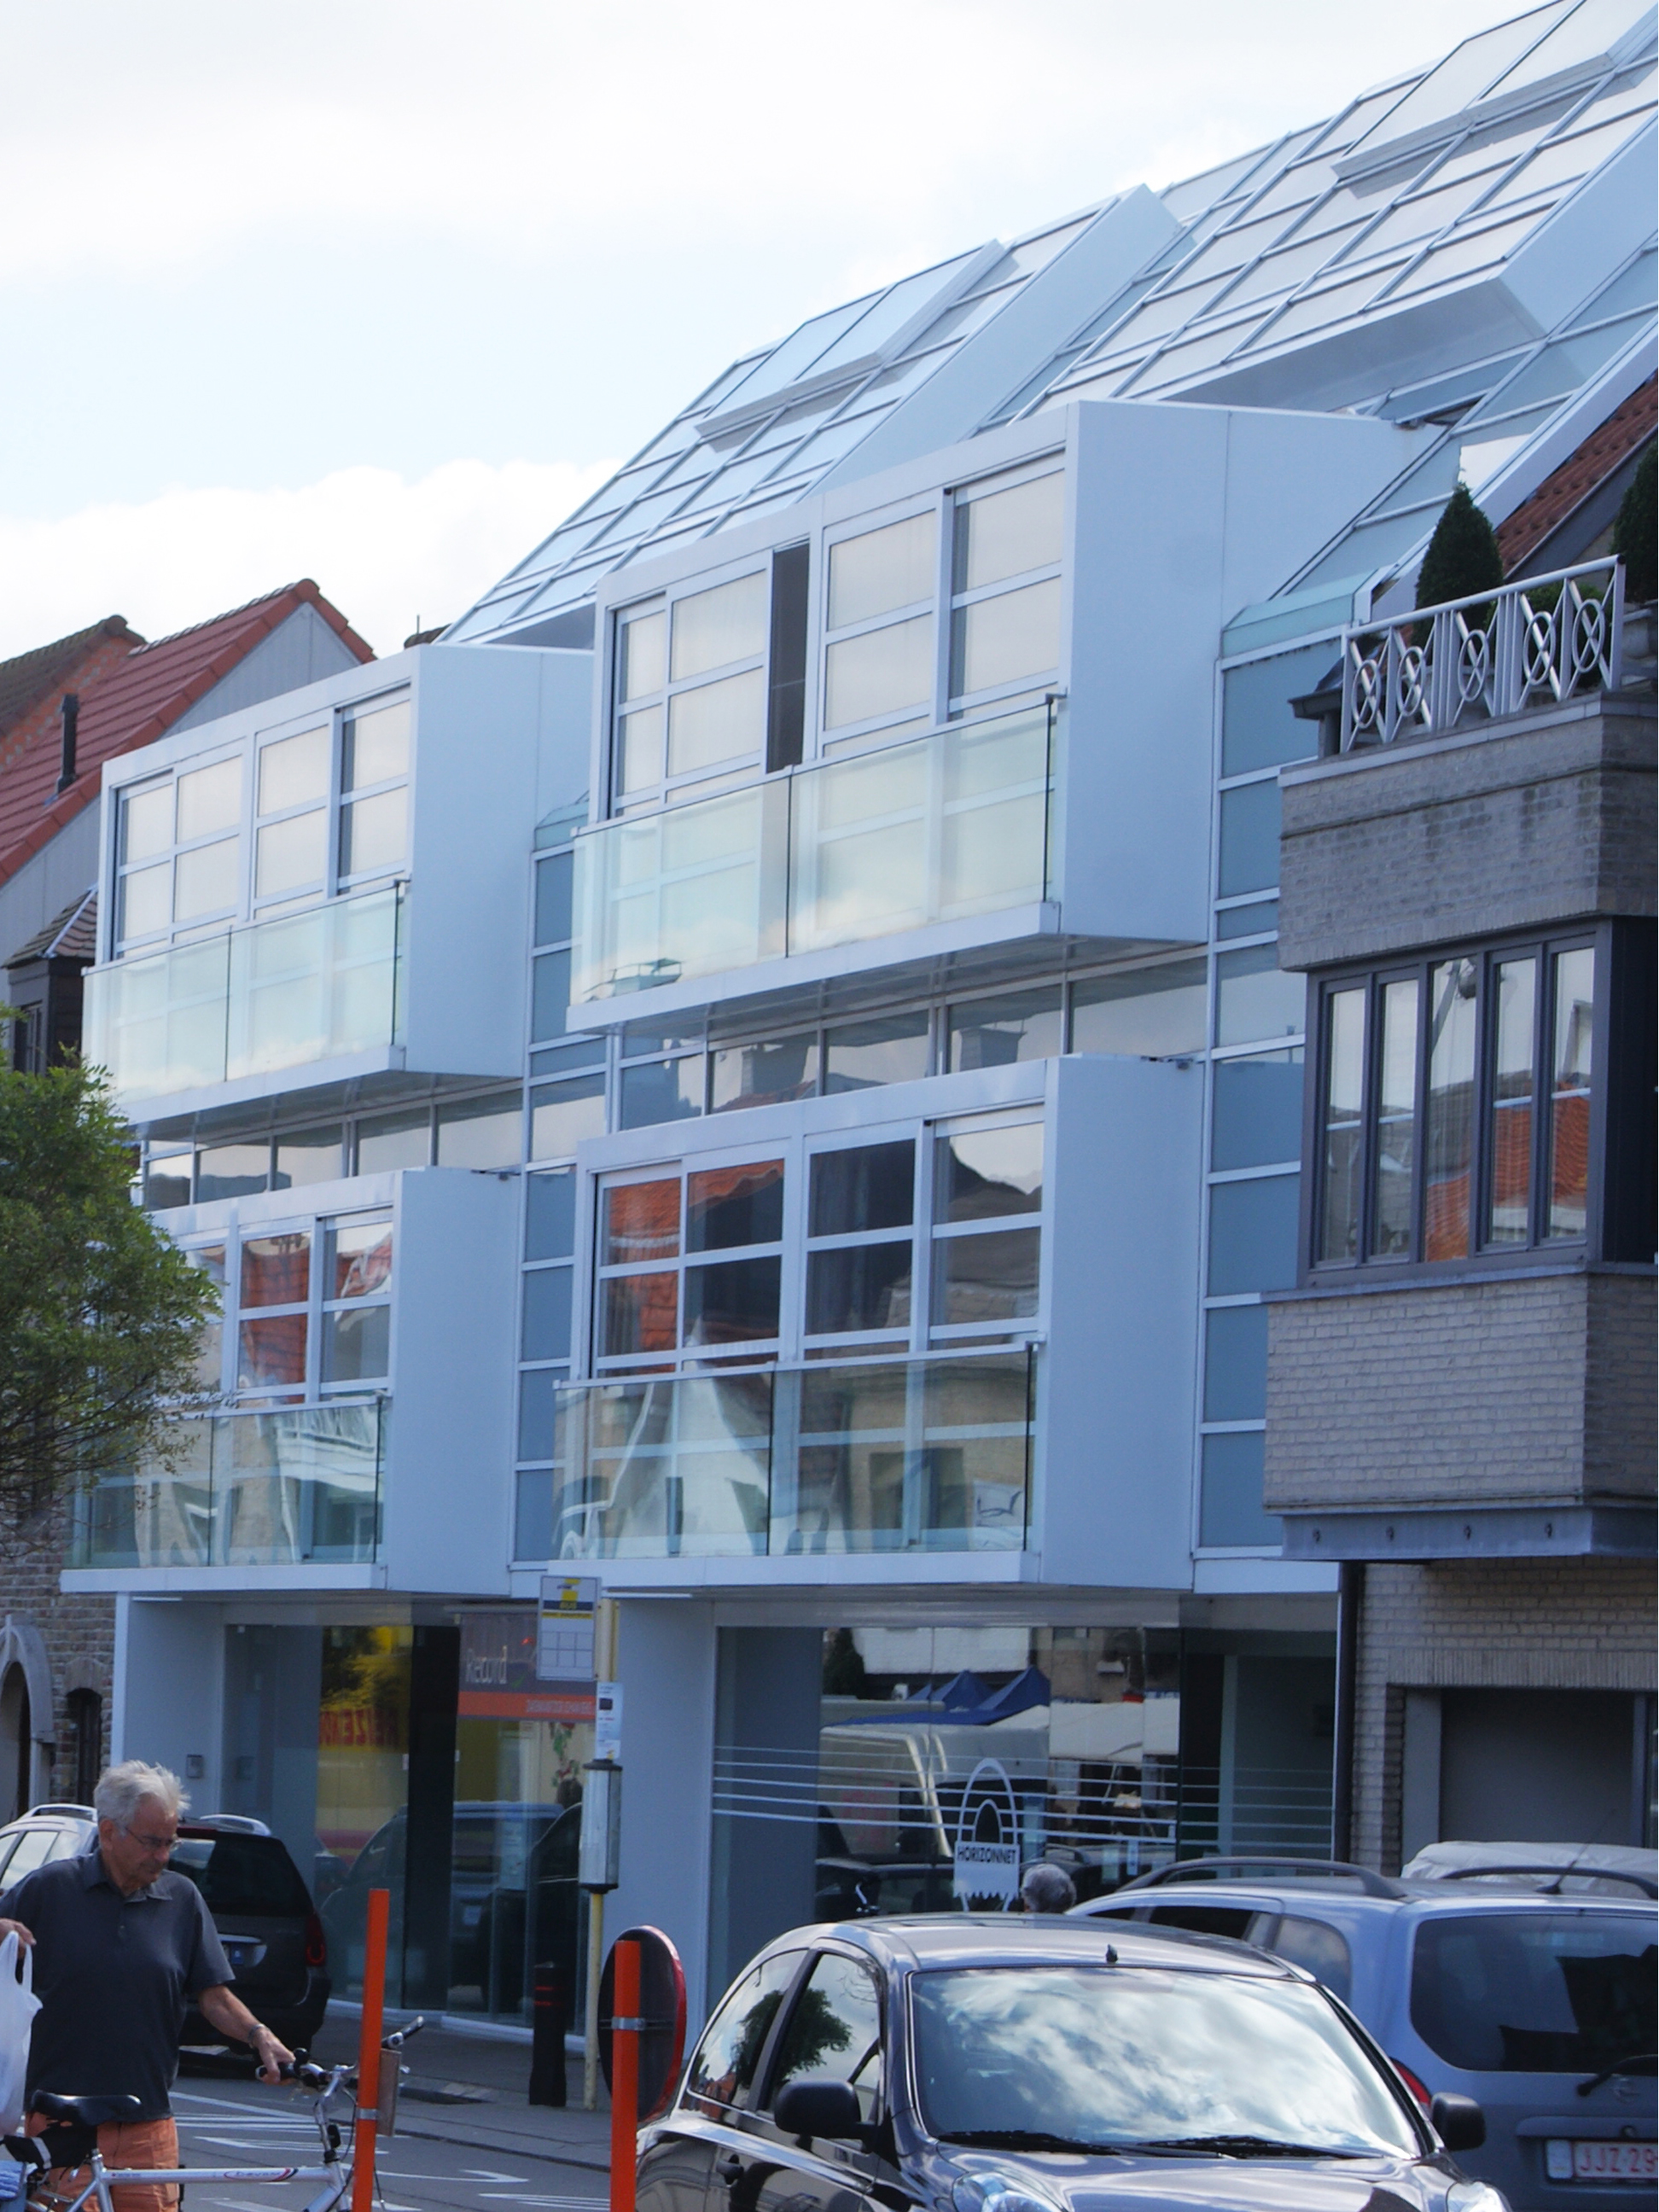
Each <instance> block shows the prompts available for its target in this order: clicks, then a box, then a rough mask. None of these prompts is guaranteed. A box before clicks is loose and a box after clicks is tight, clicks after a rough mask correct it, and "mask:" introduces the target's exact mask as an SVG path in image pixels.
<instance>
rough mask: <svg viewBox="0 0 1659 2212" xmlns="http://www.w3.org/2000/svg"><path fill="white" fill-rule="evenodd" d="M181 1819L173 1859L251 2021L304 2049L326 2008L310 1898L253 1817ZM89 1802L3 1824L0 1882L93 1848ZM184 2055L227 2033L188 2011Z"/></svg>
mask: <svg viewBox="0 0 1659 2212" xmlns="http://www.w3.org/2000/svg"><path fill="white" fill-rule="evenodd" d="M220 1818H221V1816H219V1815H216V1814H210V1815H209V1816H208V1817H207V1818H206V1819H205V1820H197V1821H185V1822H184V1823H182V1824H181V1825H180V1827H179V1842H178V1846H177V1848H176V1849H175V1850H174V1851H173V1857H172V1859H171V1861H170V1864H171V1866H172V1869H173V1872H174V1873H175V1874H182V1875H185V1876H187V1877H188V1879H189V1880H190V1881H193V1882H194V1883H195V1885H196V1887H197V1889H199V1890H200V1891H201V1893H202V1894H203V1896H204V1898H205V1899H207V1907H208V1911H210V1913H211V1914H212V1915H213V1923H214V1925H215V1927H216V1929H218V1931H219V1940H220V1942H222V1944H223V1945H224V1947H225V1956H226V1958H227V1959H228V1960H229V1961H230V1970H231V1972H232V1973H233V1974H234V1976H235V1978H236V1994H237V1996H239V1997H240V1998H241V2000H242V2002H243V2003H244V2004H246V2007H247V2008H248V2009H249V2011H250V2012H252V2014H253V2015H254V2016H255V2018H256V2019H258V2020H262V2021H264V2024H265V2026H266V2027H269V2028H270V2029H272V2030H274V2031H275V2033H276V2034H278V2035H280V2036H281V2038H282V2039H283V2042H284V2043H286V2044H289V2045H291V2046H293V2047H294V2048H295V2049H297V2048H298V2047H299V2046H300V2045H304V2044H309V2043H310V2042H311V2040H312V2039H313V2036H314V2035H315V2034H316V2033H317V2031H318V2029H319V2027H321V2026H322V2024H323V2015H324V2013H325V2011H326V2010H327V2008H328V1994H329V1978H328V1944H327V1942H326V1939H325V1936H324V1934H323V1923H322V1922H321V1921H320V1920H319V1918H318V1917H317V1915H316V1913H315V1911H313V1907H312V1903H311V1893H310V1892H309V1891H308V1890H307V1887H306V1886H305V1883H304V1882H303V1881H301V1878H300V1872H299V1869H298V1868H297V1867H296V1866H295V1863H294V1862H293V1860H292V1859H291V1858H290V1857H289V1855H288V1848H287V1846H286V1844H283V1842H282V1840H281V1838H278V1837H276V1836H273V1835H271V1834H270V1832H269V1831H268V1830H266V1829H265V1828H264V1825H263V1824H262V1823H261V1822H259V1821H256V1820H245V1819H241V1818H240V1817H238V1816H236V1815H233V1814H226V1815H223V1816H222V1818H223V1820H224V1822H225V1825H224V1826H220V1825H218V1823H219V1820H220ZM97 1848H98V1827H97V1819H96V1815H95V1814H94V1812H93V1810H92V1808H91V1807H90V1806H89V1805H38V1806H36V1808H34V1810H33V1812H32V1813H29V1814H25V1815H24V1817H23V1818H22V1819H21V1820H12V1821H9V1822H8V1824H7V1825H6V1826H5V1827H3V1828H0V1884H3V1887H4V1888H5V1889H9V1888H10V1887H12V1885H13V1884H14V1883H15V1882H19V1881H21V1880H22V1878H23V1876H24V1875H26V1874H33V1871H34V1869H35V1868H36V1867H40V1866H45V1865H46V1863H47V1862H48V1861H49V1860H52V1859H63V1858H74V1857H77V1856H78V1855H79V1853H81V1852H82V1851H85V1850H96V1849H97ZM179 2041H180V2043H181V2044H182V2045H184V2047H185V2049H187V2050H189V2049H194V2048H200V2047H203V2046H206V2047H209V2048H211V2049H221V2048H222V2047H223V2045H224V2037H223V2035H222V2033H221V2032H220V2030H219V2029H217V2028H216V2027H210V2026H209V2024H208V2022H207V2021H205V2020H204V2019H203V2017H202V2015H201V2014H200V2013H198V2012H197V2010H196V2008H195V2007H194V2006H193V2005H192V2006H191V2008H190V2009H189V2010H188V2011H187V2012H186V2014H185V2025H184V2029H183V2032H182V2033H181V2035H180V2037H179Z"/></svg>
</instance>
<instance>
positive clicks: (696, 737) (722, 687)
mask: <svg viewBox="0 0 1659 2212" xmlns="http://www.w3.org/2000/svg"><path fill="white" fill-rule="evenodd" d="M765 732H766V678H765V675H764V673H763V671H761V670H760V669H758V668H751V669H750V670H749V671H747V673H746V674H744V675H742V676H728V677H726V678H724V679H723V680H722V681H720V683H718V684H698V685H697V686H696V689H695V690H690V691H677V692H676V693H675V694H674V696H673V697H672V698H671V700H670V701H669V702H668V773H669V775H671V776H675V775H692V774H694V773H695V772H696V770H697V769H705V768H714V767H715V766H717V765H718V764H719V763H720V762H721V761H728V760H733V759H736V758H737V757H738V756H739V755H742V754H746V753H752V752H756V751H757V750H759V747H760V744H761V740H762V738H763V736H764V735H765Z"/></svg>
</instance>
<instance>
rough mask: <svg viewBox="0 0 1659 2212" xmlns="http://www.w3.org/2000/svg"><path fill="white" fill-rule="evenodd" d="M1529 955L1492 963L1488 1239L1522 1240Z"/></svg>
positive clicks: (1528, 1128)
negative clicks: (1524, 958) (1522, 958)
mask: <svg viewBox="0 0 1659 2212" xmlns="http://www.w3.org/2000/svg"><path fill="white" fill-rule="evenodd" d="M1537 985H1538V963H1537V962H1536V961H1535V960H1500V961H1498V962H1496V963H1494V965H1493V968H1492V1005H1491V1008H1490V1012H1489V1018H1490V1020H1491V1023H1492V1047H1491V1052H1492V1075H1491V1097H1492V1103H1491V1108H1490V1121H1489V1127H1488V1130H1487V1155H1486V1156H1487V1169H1486V1175H1487V1195H1486V1243H1489V1244H1524V1243H1526V1241H1527V1231H1528V1224H1529V1219H1530V1211H1531V1199H1532V1121H1533V1014H1534V1000H1535V998H1536V996H1537Z"/></svg>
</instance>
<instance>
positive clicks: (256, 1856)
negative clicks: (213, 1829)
mask: <svg viewBox="0 0 1659 2212" xmlns="http://www.w3.org/2000/svg"><path fill="white" fill-rule="evenodd" d="M172 1863H173V1869H174V1871H175V1872H177V1873H179V1874H182V1875H188V1876H189V1877H190V1879H191V1881H193V1882H194V1883H195V1885H196V1887H197V1889H199V1890H200V1891H201V1893H202V1894H203V1896H204V1898H205V1899H207V1905H208V1911H210V1912H211V1913H212V1914H213V1915H214V1917H216V1918H218V1917H220V1916H222V1914H226V1913H230V1914H233V1915H234V1914H238V1913H240V1914H247V1915H252V1917H254V1918H256V1919H260V1918H263V1919H268V1920H270V1919H276V1920H280V1919H290V1918H293V1917H295V1916H296V1915H297V1916H298V1917H301V1918H303V1917H305V1915H306V1914H307V1913H308V1912H309V1911H310V1910H311V1899H310V1898H309V1897H308V1896H307V1894H306V1886H305V1884H304V1882H302V1881H301V1879H300V1875H299V1871H298V1869H296V1867H295V1863H294V1862H293V1860H292V1859H291V1858H289V1855H288V1853H287V1851H286V1850H284V1849H283V1845H282V1844H280V1843H279V1842H278V1841H277V1839H276V1837H275V1836H236V1835H228V1836H216V1837H213V1838H209V1837H206V1836H181V1837H180V1838H179V1843H178V1846H177V1848H176V1849H175V1850H174V1851H173V1862H172Z"/></svg>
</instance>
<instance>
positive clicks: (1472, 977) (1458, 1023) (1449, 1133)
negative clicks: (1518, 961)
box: [1423, 960, 1480, 1260]
mask: <svg viewBox="0 0 1659 2212" xmlns="http://www.w3.org/2000/svg"><path fill="white" fill-rule="evenodd" d="M1479 987H1480V969H1479V968H1478V967H1477V965H1476V963H1474V961H1473V960H1448V961H1443V962H1442V963H1439V964H1438V965H1437V966H1436V967H1433V968H1431V969H1430V970H1429V1103H1428V1130H1427V1133H1426V1139H1425V1146H1424V1162H1425V1218H1424V1231H1423V1254H1424V1257H1425V1259H1429V1260H1458V1259H1462V1258H1464V1257H1465V1256H1466V1255H1467V1254H1468V1249H1469V1175H1470V1170H1471V1165H1472V1163H1473V1159H1474V1046H1475V1035H1476V1029H1475V1018H1476V1016H1475V1006H1476V997H1477V994H1478V991H1479Z"/></svg>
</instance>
